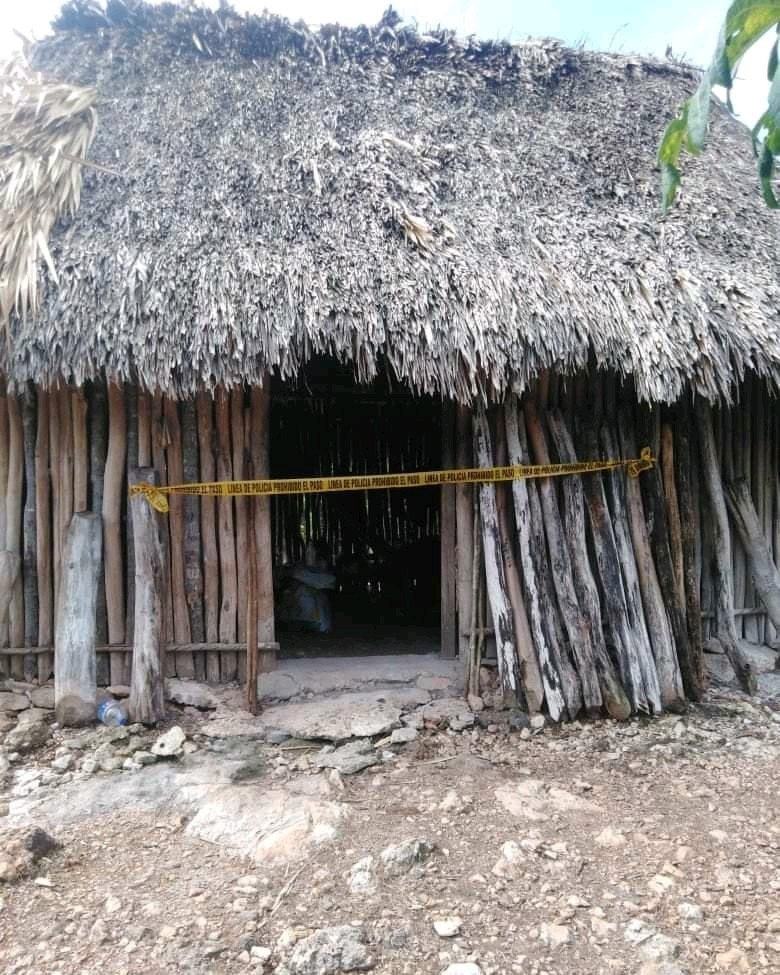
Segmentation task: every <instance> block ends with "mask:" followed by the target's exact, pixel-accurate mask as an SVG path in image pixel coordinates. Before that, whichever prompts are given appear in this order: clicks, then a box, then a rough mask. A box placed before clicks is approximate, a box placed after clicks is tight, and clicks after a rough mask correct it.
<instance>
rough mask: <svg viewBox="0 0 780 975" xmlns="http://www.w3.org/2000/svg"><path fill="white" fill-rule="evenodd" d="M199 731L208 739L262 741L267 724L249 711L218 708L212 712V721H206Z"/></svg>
mask: <svg viewBox="0 0 780 975" xmlns="http://www.w3.org/2000/svg"><path fill="white" fill-rule="evenodd" d="M198 731H199V732H200V733H201V734H202V735H205V736H206V737H207V738H246V739H248V740H251V741H262V740H263V739H264V738H265V736H266V727H265V722H264V721H261V720H260V719H259V718H256V717H255V716H254V715H252V714H250V713H249V712H248V711H245V712H240V711H239V712H236V711H232V710H230V709H229V708H224V709H223V708H217V710H216V711H212V712H211V720H210V721H204V723H203V724H202V725H201V726H200V727H199V728H198Z"/></svg>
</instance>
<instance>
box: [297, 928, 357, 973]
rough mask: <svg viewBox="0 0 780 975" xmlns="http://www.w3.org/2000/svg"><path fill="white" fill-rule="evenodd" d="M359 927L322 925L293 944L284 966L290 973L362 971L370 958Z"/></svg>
mask: <svg viewBox="0 0 780 975" xmlns="http://www.w3.org/2000/svg"><path fill="white" fill-rule="evenodd" d="M365 940H366V939H365V935H364V934H363V931H362V930H361V929H360V928H353V927H350V926H349V925H344V926H342V927H336V928H322V929H320V930H319V931H315V932H314V934H312V935H310V936H309V937H308V938H304V939H303V940H302V941H299V942H298V944H297V945H296V946H295V949H294V950H293V953H292V955H291V957H290V960H289V962H288V963H287V967H288V969H289V971H290V973H291V975H339V973H340V972H365V971H368V970H369V969H371V968H373V967H374V960H373V958H372V957H371V955H370V954H369V950H368V948H367V946H366V943H365Z"/></svg>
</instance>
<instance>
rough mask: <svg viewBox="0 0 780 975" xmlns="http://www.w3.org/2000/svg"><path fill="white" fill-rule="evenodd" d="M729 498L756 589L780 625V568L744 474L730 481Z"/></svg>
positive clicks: (775, 622) (768, 611)
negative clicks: (776, 563) (774, 557)
mask: <svg viewBox="0 0 780 975" xmlns="http://www.w3.org/2000/svg"><path fill="white" fill-rule="evenodd" d="M726 501H727V502H728V507H729V511H730V512H731V516H732V518H733V520H734V525H735V526H736V529H737V532H738V533H739V536H740V538H741V539H742V545H743V547H744V549H745V552H746V553H747V557H748V561H749V563H750V573H751V576H752V578H753V584H754V585H755V588H756V593H757V594H758V595H759V596H760V597H761V602H762V603H763V604H764V606H765V607H766V611H767V613H768V614H769V619H770V620H771V621H772V622H773V623H774V625H775V626H777V627H780V572H778V570H777V566H776V565H775V563H774V560H773V558H772V552H771V549H770V548H769V544H768V542H767V538H766V536H765V535H764V526H763V525H762V523H761V521H760V519H759V516H758V512H757V511H756V508H755V505H754V504H753V499H752V497H751V492H750V488H749V487H748V483H747V480H746V479H745V478H744V477H741V478H739V479H737V480H735V481H731V483H730V484H727V485H726Z"/></svg>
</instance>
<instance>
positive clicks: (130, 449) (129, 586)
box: [122, 383, 139, 684]
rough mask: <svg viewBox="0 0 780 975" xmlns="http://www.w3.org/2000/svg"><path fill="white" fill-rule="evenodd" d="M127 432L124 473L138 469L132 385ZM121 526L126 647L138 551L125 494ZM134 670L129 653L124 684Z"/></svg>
mask: <svg viewBox="0 0 780 975" xmlns="http://www.w3.org/2000/svg"><path fill="white" fill-rule="evenodd" d="M125 429H126V430H127V449H126V456H125V470H128V471H129V470H131V469H132V468H134V467H138V466H139V464H138V387H137V386H136V385H135V384H133V383H127V384H126V385H125ZM122 495H123V497H122V501H123V505H122V509H123V510H122V523H123V529H124V530H123V532H122V537H123V540H124V548H125V643H127V644H131V643H132V642H133V622H134V607H135V550H134V548H133V525H132V521H133V520H132V518H131V517H130V507H129V501H128V495H127V492H126V491H123V492H122ZM132 666H133V655H132V654H131V653H126V654H124V655H123V656H122V669H123V671H124V675H123V680H122V683H123V684H129V683H130V671H131V669H132Z"/></svg>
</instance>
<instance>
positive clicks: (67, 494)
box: [57, 386, 122, 643]
mask: <svg viewBox="0 0 780 975" xmlns="http://www.w3.org/2000/svg"><path fill="white" fill-rule="evenodd" d="M70 397H71V390H70V387H69V386H63V387H61V388H60V389H59V390H58V391H57V408H58V409H59V413H60V479H59V491H60V547H61V549H62V550H63V551H64V547H65V534H66V532H67V530H68V526H69V525H70V519H71V518H72V517H73V411H72V409H71V405H70ZM119 642H120V643H121V642H122V641H121V640H120V641H119Z"/></svg>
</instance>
